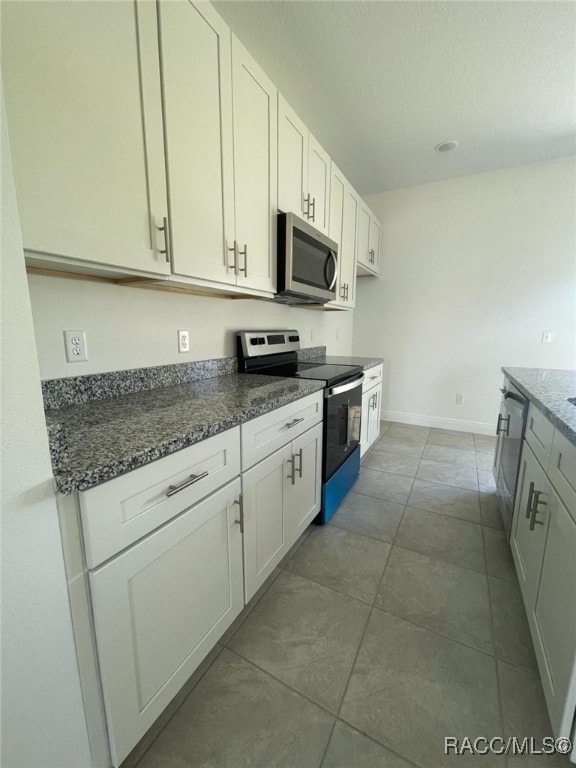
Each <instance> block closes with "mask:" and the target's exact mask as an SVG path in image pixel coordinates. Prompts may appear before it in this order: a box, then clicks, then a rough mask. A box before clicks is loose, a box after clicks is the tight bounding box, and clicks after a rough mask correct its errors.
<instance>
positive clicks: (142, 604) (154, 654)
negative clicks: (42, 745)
mask: <svg viewBox="0 0 576 768" xmlns="http://www.w3.org/2000/svg"><path fill="white" fill-rule="evenodd" d="M239 493H240V481H239V480H235V481H234V482H232V483H230V484H229V485H227V486H225V487H224V488H222V489H221V490H220V491H217V492H216V493H215V494H213V495H212V496H209V497H208V498H207V499H205V500H204V501H202V502H200V503H199V504H197V505H196V506H193V507H191V508H190V509H189V510H188V511H186V512H184V513H183V514H182V515H181V516H180V517H178V518H176V519H175V520H173V521H172V522H171V523H168V524H167V525H166V526H164V527H163V528H160V529H159V530H157V531H156V532H155V533H153V534H151V535H150V536H148V537H147V538H146V539H143V540H142V541H140V542H139V543H138V544H135V545H134V546H133V547H131V548H129V549H127V550H125V551H124V552H123V553H122V554H120V555H118V557H116V558H114V559H113V560H110V561H109V562H108V563H106V564H105V565H103V566H101V567H100V568H98V569H97V570H95V571H91V572H90V588H91V592H92V603H93V611H94V625H95V631H96V641H97V646H98V659H99V663H100V672H101V678H102V690H103V695H104V704H105V708H106V718H107V722H108V733H109V737H110V746H111V750H112V758H113V764H114V765H115V766H118V765H119V764H120V763H121V762H122V760H123V759H124V758H125V757H126V755H127V754H128V753H129V752H130V750H131V749H132V748H133V747H134V746H135V744H136V743H137V742H138V741H139V739H140V738H141V737H142V736H143V735H144V733H145V732H146V731H147V730H148V728H149V727H150V726H151V725H152V723H153V722H154V721H155V720H156V718H157V717H158V716H159V715H160V713H161V712H162V711H163V710H164V708H165V707H166V706H167V704H168V703H169V702H170V700H171V699H172V698H173V697H174V695H175V694H176V693H177V692H178V690H179V689H180V688H181V687H182V685H183V684H184V683H185V682H186V680H187V679H188V678H189V677H190V675H191V674H192V672H193V671H194V670H195V669H196V667H197V666H198V664H199V663H200V662H201V661H202V659H204V657H205V656H206V654H207V653H208V651H209V650H210V649H211V648H212V647H213V646H214V644H215V643H216V641H217V640H218V639H219V638H220V636H221V635H222V633H223V632H224V631H225V630H226V629H227V628H228V626H229V625H230V624H231V623H232V621H233V620H234V618H235V617H236V616H237V615H238V614H239V613H240V611H241V610H242V608H243V606H244V594H243V584H242V536H241V532H240V526H239V525H238V524H237V523H236V520H238V519H239V507H238V506H237V505H236V504H235V501H236V500H237V499H238V495H239Z"/></svg>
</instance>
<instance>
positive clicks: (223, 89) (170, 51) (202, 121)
mask: <svg viewBox="0 0 576 768" xmlns="http://www.w3.org/2000/svg"><path fill="white" fill-rule="evenodd" d="M158 8H159V19H160V40H161V60H162V89H163V96H164V100H163V107H164V130H165V141H166V160H167V178H168V189H169V200H170V231H171V236H172V254H171V255H172V268H173V272H174V273H175V274H177V275H183V276H188V277H197V278H203V279H206V280H213V281H216V282H220V283H229V284H235V283H236V275H235V270H234V256H233V251H228V250H227V244H226V237H227V235H228V237H229V238H230V240H231V241H232V243H233V240H234V177H233V160H232V151H233V148H232V74H231V70H230V60H231V50H230V30H229V29H228V27H227V26H226V24H225V23H224V22H223V20H222V19H221V17H220V16H219V15H218V14H217V13H216V12H215V11H214V9H213V8H212V6H211V5H210V4H209V3H195V4H193V3H191V2H189V1H188V0H179V1H178V2H162V3H160V4H159V6H158Z"/></svg>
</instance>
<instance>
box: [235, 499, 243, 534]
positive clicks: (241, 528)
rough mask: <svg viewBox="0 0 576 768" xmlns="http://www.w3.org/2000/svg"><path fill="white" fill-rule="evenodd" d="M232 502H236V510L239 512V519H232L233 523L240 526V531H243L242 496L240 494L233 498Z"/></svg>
mask: <svg viewBox="0 0 576 768" xmlns="http://www.w3.org/2000/svg"><path fill="white" fill-rule="evenodd" d="M234 504H238V507H239V510H238V511H239V512H240V519H239V520H234V523H235V524H236V525H239V526H240V533H244V497H243V496H242V494H240V495H239V496H238V498H237V499H234Z"/></svg>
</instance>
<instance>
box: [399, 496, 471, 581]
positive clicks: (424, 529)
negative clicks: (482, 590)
mask: <svg viewBox="0 0 576 768" xmlns="http://www.w3.org/2000/svg"><path fill="white" fill-rule="evenodd" d="M396 544H397V545H398V546H399V547H403V548H405V549H412V550H414V551H416V552H422V553H423V554H425V555H429V556H430V557H437V558H439V559H440V560H446V561H447V562H449V563H454V564H455V565H461V566H463V567H465V568H472V569H473V570H476V571H480V572H482V573H483V572H484V571H485V564H484V544H483V541H482V527H481V526H479V525H474V524H473V523H467V522H465V521H464V520H457V519H455V518H452V517H447V516H446V515H437V514H435V513H434V512H426V511H425V510H422V509H413V508H411V507H406V510H405V511H404V516H403V517H402V522H401V523H400V528H399V529H398V534H397V536H396Z"/></svg>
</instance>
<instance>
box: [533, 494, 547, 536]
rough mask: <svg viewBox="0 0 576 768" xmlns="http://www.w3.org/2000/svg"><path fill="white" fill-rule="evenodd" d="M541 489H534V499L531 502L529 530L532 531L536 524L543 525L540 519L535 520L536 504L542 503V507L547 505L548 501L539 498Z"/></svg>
mask: <svg viewBox="0 0 576 768" xmlns="http://www.w3.org/2000/svg"><path fill="white" fill-rule="evenodd" d="M541 493H542V491H534V500H533V502H532V516H531V517H530V530H531V531H533V530H534V528H535V527H536V526H537V525H544V523H543V522H542V520H536V515H537V514H538V506H539V505H540V504H542V506H543V507H547V506H548V503H547V502H546V501H542V499H541V498H540V494H541Z"/></svg>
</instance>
